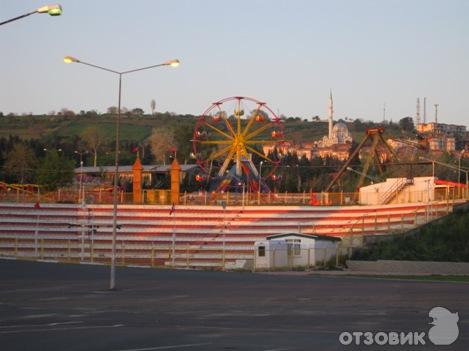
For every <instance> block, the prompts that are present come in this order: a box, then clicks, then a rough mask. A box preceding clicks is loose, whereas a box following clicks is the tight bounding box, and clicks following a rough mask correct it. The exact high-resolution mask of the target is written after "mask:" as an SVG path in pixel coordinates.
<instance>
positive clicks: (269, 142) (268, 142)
mask: <svg viewBox="0 0 469 351" xmlns="http://www.w3.org/2000/svg"><path fill="white" fill-rule="evenodd" d="M244 143H245V144H248V145H256V144H259V145H261V144H264V145H265V144H275V141H273V140H247V141H245V142H244Z"/></svg>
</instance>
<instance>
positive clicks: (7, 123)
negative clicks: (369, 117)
mask: <svg viewBox="0 0 469 351" xmlns="http://www.w3.org/2000/svg"><path fill="white" fill-rule="evenodd" d="M195 121H196V117H195V116H192V115H176V114H170V113H157V114H156V115H155V116H150V115H143V116H133V115H123V116H122V119H121V140H123V141H130V142H132V141H135V142H140V141H142V140H144V139H145V138H147V137H148V136H149V135H150V134H151V130H152V128H157V127H162V126H165V127H172V128H174V129H181V128H185V129H190V130H193V128H194V126H195ZM376 125H377V124H375V123H373V122H360V121H355V122H347V126H348V128H349V130H350V132H351V133H352V136H353V138H354V140H355V141H357V142H359V141H360V140H361V138H362V137H363V135H364V131H365V129H366V128H370V127H375V126H376ZM89 127H97V128H99V129H100V130H101V131H103V132H104V134H105V137H106V138H108V139H109V140H112V139H113V138H114V133H115V119H114V117H113V116H110V115H108V114H102V115H91V114H84V115H74V116H57V115H56V116H47V115H38V116H4V117H2V128H1V129H0V138H1V137H9V136H10V135H13V136H18V137H19V138H21V139H26V140H28V139H39V140H40V139H50V138H51V137H53V136H58V137H60V138H61V139H62V140H63V139H67V138H69V139H73V138H74V137H75V136H78V137H81V136H82V135H83V131H84V130H85V129H86V128H89ZM284 128H285V138H286V140H291V141H295V143H301V142H312V141H314V140H319V139H321V138H322V136H323V135H326V134H327V122H323V121H315V122H313V121H306V120H301V119H300V118H298V117H297V118H293V117H289V118H285V119H284ZM401 133H402V132H401V130H400V128H399V127H398V125H397V124H390V125H387V126H386V135H387V136H390V135H392V136H401Z"/></svg>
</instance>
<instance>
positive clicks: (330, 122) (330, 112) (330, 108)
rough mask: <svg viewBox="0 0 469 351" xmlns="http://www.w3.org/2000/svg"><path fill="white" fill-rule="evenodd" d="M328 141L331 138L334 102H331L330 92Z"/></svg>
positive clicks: (330, 95)
mask: <svg viewBox="0 0 469 351" xmlns="http://www.w3.org/2000/svg"><path fill="white" fill-rule="evenodd" d="M328 117H329V139H331V138H332V125H333V121H334V102H333V101H332V90H331V91H330V94H329V116H328Z"/></svg>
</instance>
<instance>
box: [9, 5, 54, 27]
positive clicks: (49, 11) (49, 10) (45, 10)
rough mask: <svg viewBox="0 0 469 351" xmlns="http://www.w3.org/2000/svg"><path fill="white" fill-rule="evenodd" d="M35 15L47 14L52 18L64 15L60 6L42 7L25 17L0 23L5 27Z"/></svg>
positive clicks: (21, 16)
mask: <svg viewBox="0 0 469 351" xmlns="http://www.w3.org/2000/svg"><path fill="white" fill-rule="evenodd" d="M35 13H47V14H49V15H50V16H60V15H61V14H62V6H60V5H59V4H54V5H46V6H41V7H39V8H37V9H36V10H34V11H31V12H28V13H25V14H24V15H20V16H17V17H14V18H11V19H9V20H6V21H3V22H0V26H1V25H4V24H7V23H10V22H13V21H17V20H19V19H22V18H24V17H28V16H31V15H34V14H35Z"/></svg>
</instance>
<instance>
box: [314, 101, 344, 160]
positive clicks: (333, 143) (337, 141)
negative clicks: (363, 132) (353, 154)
mask: <svg viewBox="0 0 469 351" xmlns="http://www.w3.org/2000/svg"><path fill="white" fill-rule="evenodd" d="M328 127H329V128H328V130H329V133H328V135H325V136H323V138H322V139H321V140H319V141H315V142H314V144H313V148H312V156H313V157H320V158H326V157H331V158H335V159H338V160H341V161H343V160H346V159H348V157H349V155H350V149H351V147H352V141H353V139H352V135H351V134H350V132H349V130H348V128H347V125H346V124H345V123H342V122H337V123H336V124H334V102H333V99H332V92H331V93H330V95H329V114H328Z"/></svg>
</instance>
